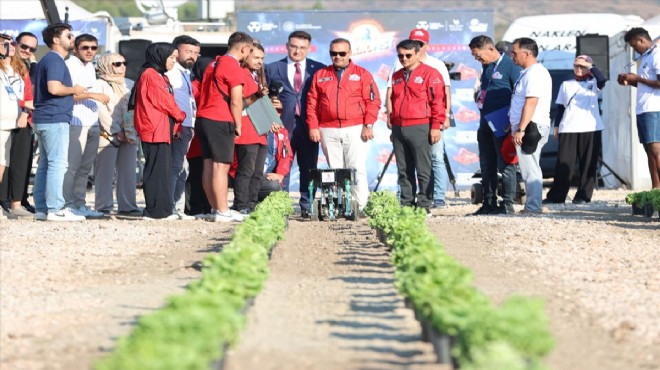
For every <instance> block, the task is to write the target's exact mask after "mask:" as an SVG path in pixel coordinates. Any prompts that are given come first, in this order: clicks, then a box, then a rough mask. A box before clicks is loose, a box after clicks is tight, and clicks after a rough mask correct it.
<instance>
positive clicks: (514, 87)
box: [512, 66, 532, 94]
mask: <svg viewBox="0 0 660 370" xmlns="http://www.w3.org/2000/svg"><path fill="white" fill-rule="evenodd" d="M529 68H532V66H530V67H529ZM529 68H528V69H526V70H525V71H524V72H523V73H521V74H520V77H518V79H517V80H516V83H515V84H513V91H512V93H513V94H515V93H516V87H518V84H519V83H520V80H522V78H523V77H525V75H526V74H527V72H529Z"/></svg>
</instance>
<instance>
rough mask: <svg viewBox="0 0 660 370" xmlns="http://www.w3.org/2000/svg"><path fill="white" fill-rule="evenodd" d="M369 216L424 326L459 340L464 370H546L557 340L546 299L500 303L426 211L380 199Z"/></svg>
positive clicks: (456, 348) (386, 195)
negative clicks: (452, 251) (482, 288)
mask: <svg viewBox="0 0 660 370" xmlns="http://www.w3.org/2000/svg"><path fill="white" fill-rule="evenodd" d="M365 212H366V213H367V215H368V216H369V225H370V226H371V227H372V228H375V229H377V230H381V232H383V233H384V234H385V235H386V237H387V244H388V245H390V246H391V247H392V249H393V251H392V261H393V264H394V266H395V268H396V271H395V284H396V287H397V289H398V290H399V292H400V293H401V294H402V295H403V296H404V297H405V298H407V299H408V300H410V301H411V302H412V305H413V307H414V310H416V313H417V316H418V317H420V320H422V321H425V322H428V323H430V324H431V326H432V327H433V328H434V329H435V330H437V331H438V332H439V333H442V334H444V335H448V336H450V337H453V343H454V345H453V348H452V350H451V351H452V356H453V357H454V358H455V360H456V361H457V362H458V364H459V365H460V367H461V369H466V370H476V369H507V370H518V369H520V370H523V369H525V370H531V369H534V370H538V369H544V366H543V364H542V362H541V361H542V359H543V357H544V356H545V355H547V354H548V353H549V352H550V350H551V349H552V348H553V346H554V340H553V339H552V336H551V334H550V331H549V327H548V319H547V317H546V315H545V312H544V302H543V301H542V300H540V299H532V298H524V297H517V296H512V297H510V298H508V299H507V300H506V301H505V302H503V303H502V304H501V305H500V306H499V307H497V306H495V305H494V304H492V303H491V302H490V300H489V299H488V298H487V297H486V296H485V295H484V294H482V293H481V292H479V291H478V290H477V289H475V287H474V285H473V283H472V281H473V275H472V272H471V271H470V270H469V269H468V268H466V267H465V266H463V265H461V264H460V263H458V262H457V261H456V260H455V259H454V258H452V257H451V256H449V255H448V254H447V253H446V252H445V251H444V249H443V246H442V245H441V244H440V242H439V241H438V240H437V239H436V237H435V236H434V235H433V234H432V233H431V231H430V230H429V229H428V228H427V226H426V222H425V219H426V214H425V212H424V210H422V209H417V210H415V209H413V208H411V207H400V206H399V202H398V200H397V198H396V196H395V195H394V194H393V193H391V192H387V191H385V192H376V193H372V194H371V198H370V201H369V203H368V205H367V207H366V209H365Z"/></svg>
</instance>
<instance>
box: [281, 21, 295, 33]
mask: <svg viewBox="0 0 660 370" xmlns="http://www.w3.org/2000/svg"><path fill="white" fill-rule="evenodd" d="M282 29H283V30H284V31H285V32H293V31H295V29H296V24H295V23H293V22H291V21H286V22H284V23H282Z"/></svg>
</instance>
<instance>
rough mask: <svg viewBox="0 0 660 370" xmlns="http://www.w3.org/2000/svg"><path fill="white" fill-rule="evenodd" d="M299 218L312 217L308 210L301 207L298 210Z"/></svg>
mask: <svg viewBox="0 0 660 370" xmlns="http://www.w3.org/2000/svg"><path fill="white" fill-rule="evenodd" d="M300 218H312V216H310V215H309V210H307V209H304V208H303V209H301V210H300Z"/></svg>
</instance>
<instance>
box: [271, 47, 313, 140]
mask: <svg viewBox="0 0 660 370" xmlns="http://www.w3.org/2000/svg"><path fill="white" fill-rule="evenodd" d="M288 62H289V59H288V57H287V58H284V59H280V60H278V61H275V62H272V63H270V64H268V65H266V80H267V82H268V86H269V87H270V86H271V85H272V84H273V82H275V81H279V82H280V83H281V84H282V92H281V93H280V96H279V99H280V101H281V102H282V115H281V117H280V118H281V119H282V123H284V127H286V129H287V130H288V131H289V132H290V133H291V135H292V136H293V135H294V134H295V133H296V132H294V129H295V128H296V125H298V126H300V127H298V130H296V131H299V132H301V133H303V132H304V133H305V135H306V133H307V132H308V127H307V92H308V91H309V88H310V86H311V85H312V76H313V75H314V73H316V71H318V70H319V69H322V68H324V67H325V65H324V64H323V63H319V62H317V61H315V60H312V59H309V58H307V60H306V66H305V72H304V74H303V87H302V89H301V90H300V94H296V92H295V90H294V89H293V86H291V83H290V82H289V77H288V76H287V64H288ZM297 101H300V117H299V119H298V120H296V102H297ZM301 129H302V131H300V130H301Z"/></svg>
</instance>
